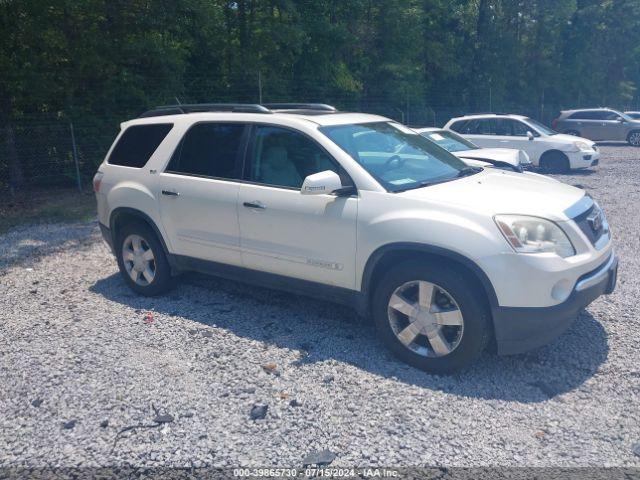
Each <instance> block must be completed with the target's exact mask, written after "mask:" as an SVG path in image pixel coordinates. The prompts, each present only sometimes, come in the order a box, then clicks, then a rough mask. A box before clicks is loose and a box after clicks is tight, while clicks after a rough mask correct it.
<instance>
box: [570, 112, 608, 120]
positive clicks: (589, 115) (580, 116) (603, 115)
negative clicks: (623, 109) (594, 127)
mask: <svg viewBox="0 0 640 480" xmlns="http://www.w3.org/2000/svg"><path fill="white" fill-rule="evenodd" d="M612 114H613V115H612ZM617 116H618V115H616V114H614V112H607V111H605V110H588V111H586V112H576V113H574V114H573V115H571V116H570V117H569V118H570V119H571V120H610V119H611V118H609V117H612V118H615V117H617Z"/></svg>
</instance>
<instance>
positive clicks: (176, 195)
mask: <svg viewBox="0 0 640 480" xmlns="http://www.w3.org/2000/svg"><path fill="white" fill-rule="evenodd" d="M162 194H163V195H168V196H170V197H179V196H180V194H179V193H178V192H172V191H171V190H162Z"/></svg>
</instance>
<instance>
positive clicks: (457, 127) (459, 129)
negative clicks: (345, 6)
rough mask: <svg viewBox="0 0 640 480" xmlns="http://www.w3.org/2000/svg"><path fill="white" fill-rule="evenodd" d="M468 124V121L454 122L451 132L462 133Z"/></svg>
mask: <svg viewBox="0 0 640 480" xmlns="http://www.w3.org/2000/svg"><path fill="white" fill-rule="evenodd" d="M467 123H468V120H458V121H457V122H453V123H452V124H451V126H450V127H449V129H450V130H453V131H454V132H458V133H462V130H463V129H464V127H465V125H466V124H467Z"/></svg>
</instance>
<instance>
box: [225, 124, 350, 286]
mask: <svg viewBox="0 0 640 480" xmlns="http://www.w3.org/2000/svg"><path fill="white" fill-rule="evenodd" d="M325 170H332V171H335V172H337V173H339V174H341V176H343V177H344V175H345V174H344V173H343V172H341V171H340V168H339V166H338V165H337V164H336V163H335V161H334V159H333V158H331V156H330V155H329V154H328V153H327V152H325V151H324V150H323V149H322V148H321V147H320V146H319V145H318V144H317V143H316V142H314V141H313V140H312V139H311V138H309V137H307V136H306V135H304V134H302V133H300V132H297V131H295V130H290V129H286V128H281V127H275V126H267V125H260V126H255V127H253V134H252V141H251V147H250V149H249V153H248V156H247V161H246V166H245V173H244V179H245V182H244V183H243V184H242V185H241V186H240V190H239V201H238V217H239V221H240V244H241V248H242V261H243V264H244V266H245V267H247V268H250V269H253V270H260V271H264V272H270V273H276V274H279V275H284V276H287V277H293V278H298V279H302V280H309V281H313V282H319V283H323V284H327V285H332V286H337V287H344V288H354V286H355V251H356V220H357V209H358V198H357V196H355V195H354V196H352V197H338V196H335V195H329V194H327V195H302V194H301V193H300V187H301V186H302V182H303V180H304V178H305V177H307V176H308V175H311V174H313V173H318V172H322V171H325ZM348 181H350V180H349V179H348V178H344V179H343V183H344V182H348Z"/></svg>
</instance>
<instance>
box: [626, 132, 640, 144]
mask: <svg viewBox="0 0 640 480" xmlns="http://www.w3.org/2000/svg"><path fill="white" fill-rule="evenodd" d="M627 142H629V145H631V146H632V147H640V130H632V131H631V132H629V135H627Z"/></svg>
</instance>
